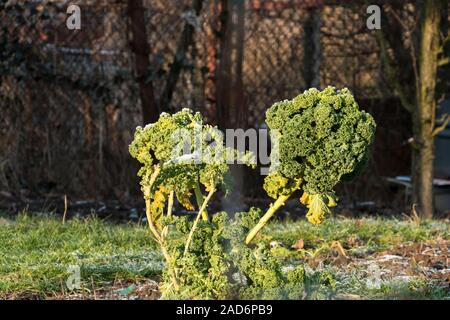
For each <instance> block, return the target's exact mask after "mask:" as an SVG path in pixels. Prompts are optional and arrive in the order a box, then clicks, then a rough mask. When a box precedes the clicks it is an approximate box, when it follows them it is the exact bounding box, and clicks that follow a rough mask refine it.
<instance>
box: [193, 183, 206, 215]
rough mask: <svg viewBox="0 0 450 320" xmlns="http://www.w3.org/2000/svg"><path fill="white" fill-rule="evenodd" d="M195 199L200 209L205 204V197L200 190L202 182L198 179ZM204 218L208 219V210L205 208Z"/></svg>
mask: <svg viewBox="0 0 450 320" xmlns="http://www.w3.org/2000/svg"><path fill="white" fill-rule="evenodd" d="M195 200H197V205H198V208H199V210H200V208H201V207H202V205H203V200H204V197H203V194H202V191H201V190H200V184H199V183H198V181H197V184H196V185H195ZM202 219H203V220H205V221H207V220H208V211H206V210H203V213H202Z"/></svg>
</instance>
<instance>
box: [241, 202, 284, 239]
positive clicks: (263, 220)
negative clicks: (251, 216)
mask: <svg viewBox="0 0 450 320" xmlns="http://www.w3.org/2000/svg"><path fill="white" fill-rule="evenodd" d="M291 195H292V193H290V194H288V195H281V196H279V197H278V199H277V200H276V201H275V202H274V203H273V204H272V205H271V206H270V208H269V209H268V210H267V212H266V213H265V214H264V216H262V218H261V219H260V220H259V222H258V224H257V225H256V226H254V227H253V229H252V230H250V232H249V233H248V235H247V238H246V239H245V243H246V244H249V243H250V242H251V241H252V240H253V238H254V237H255V236H256V235H257V234H258V233H259V231H261V229H262V228H263V227H264V226H265V225H266V223H267V221H269V219H270V218H272V216H273V215H274V214H275V212H277V210H278V209H279V208H280V207H282V206H283V205H284V203H285V202H286V201H287V200H288V199H289V197H290V196H291Z"/></svg>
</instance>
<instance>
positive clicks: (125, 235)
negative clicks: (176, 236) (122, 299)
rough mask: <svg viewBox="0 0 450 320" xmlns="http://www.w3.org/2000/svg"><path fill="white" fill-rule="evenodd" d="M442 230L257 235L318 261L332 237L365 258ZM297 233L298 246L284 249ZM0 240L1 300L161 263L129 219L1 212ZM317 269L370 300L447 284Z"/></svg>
mask: <svg viewBox="0 0 450 320" xmlns="http://www.w3.org/2000/svg"><path fill="white" fill-rule="evenodd" d="M449 232H450V230H449V224H448V222H445V221H426V222H423V223H421V224H420V225H417V224H414V223H411V222H407V221H401V220H396V219H381V218H373V219H372V218H365V219H332V220H329V221H326V222H325V223H324V224H322V225H320V226H313V225H311V224H309V223H307V222H306V221H303V220H301V221H296V222H293V221H284V222H273V223H271V224H269V226H267V228H266V229H265V230H264V235H263V236H262V240H263V241H267V242H268V243H273V242H274V241H275V242H276V243H278V244H280V245H279V246H278V249H277V248H275V249H274V253H276V254H278V256H279V257H280V259H282V260H283V261H285V263H286V264H289V263H291V262H292V261H298V260H302V259H304V258H305V257H311V256H313V257H315V258H317V259H321V258H323V257H325V256H326V255H327V254H329V253H330V252H331V251H332V250H333V244H334V243H335V242H336V241H339V243H340V244H341V245H342V247H343V248H345V249H344V250H345V251H346V253H347V254H348V255H349V256H355V257H367V256H368V255H371V254H374V253H376V252H380V251H383V250H386V249H389V248H391V247H393V246H395V245H397V244H400V243H408V242H419V241H427V240H433V239H439V238H441V239H449ZM299 239H302V240H303V242H304V248H301V249H299V250H292V249H290V247H291V245H293V244H294V243H296V242H297V241H298V240H299ZM0 244H1V245H0V298H2V297H3V298H5V297H8V298H11V297H13V298H14V297H21V296H23V295H33V296H35V297H39V298H45V297H50V296H54V295H57V294H58V293H61V292H67V290H68V289H67V286H66V285H65V284H66V281H67V279H69V277H70V275H71V271H70V266H79V267H80V273H81V279H82V282H81V287H82V290H87V291H89V290H91V289H92V287H93V286H97V287H98V286H102V285H105V284H106V285H107V284H111V283H112V282H114V281H115V280H126V281H139V280H142V279H144V278H147V277H155V276H158V275H160V273H161V270H162V268H163V262H162V260H163V259H162V257H161V255H160V254H159V251H158V249H157V246H156V244H155V243H154V242H153V241H152V240H151V237H150V234H149V232H148V231H147V229H146V227H145V226H142V225H138V224H136V223H129V224H120V225H119V224H112V223H109V222H106V221H102V220H99V219H97V218H87V219H74V220H69V221H67V222H66V223H65V224H62V223H61V221H60V219H56V218H55V217H53V216H51V215H35V214H33V215H27V214H21V215H19V216H18V217H17V218H16V219H15V220H7V219H5V218H0ZM324 261H325V260H324ZM317 270H322V271H326V272H327V273H329V274H330V275H331V277H332V278H333V282H334V284H333V287H334V288H335V291H336V293H337V294H347V295H357V296H359V297H362V298H369V299H378V298H389V299H401V298H431V299H443V298H449V292H448V288H444V287H442V286H438V285H434V284H433V282H430V281H428V280H426V279H423V278H411V279H409V280H408V281H400V280H398V279H396V280H395V279H394V280H392V281H381V282H379V283H377V284H376V285H373V284H371V283H369V282H368V281H367V273H366V271H367V270H364V268H357V267H355V268H353V269H351V270H344V269H342V268H337V267H336V266H333V265H330V264H327V263H326V261H325V265H318V266H317V267H316V268H314V270H310V273H313V272H315V271H317Z"/></svg>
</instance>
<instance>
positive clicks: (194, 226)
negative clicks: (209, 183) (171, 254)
mask: <svg viewBox="0 0 450 320" xmlns="http://www.w3.org/2000/svg"><path fill="white" fill-rule="evenodd" d="M214 192H216V189H214V188H213V189H211V190H210V191H209V193H208V195H207V196H206V199H205V201H203V204H202V206H201V208H200V210H199V211H198V214H197V218H196V219H195V221H194V224H193V226H192V229H191V232H190V233H189V236H188V239H187V241H186V246H185V248H184V254H186V253H187V252H188V250H189V245H190V244H191V242H192V237H193V235H194V231H195V229H197V224H198V222H199V220H200V217H201V216H202V213H203V212H204V211H205V208H206V205H207V204H208V202H209V200H210V199H211V197H212V196H213V194H214Z"/></svg>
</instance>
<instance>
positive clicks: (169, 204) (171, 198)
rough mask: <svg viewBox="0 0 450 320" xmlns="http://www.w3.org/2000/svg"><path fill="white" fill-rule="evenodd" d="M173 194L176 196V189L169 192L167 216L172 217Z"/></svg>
mask: <svg viewBox="0 0 450 320" xmlns="http://www.w3.org/2000/svg"><path fill="white" fill-rule="evenodd" d="M173 196H174V191H173V190H172V191H170V194H169V201H168V203H167V216H168V217H171V216H172V209H173Z"/></svg>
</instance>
